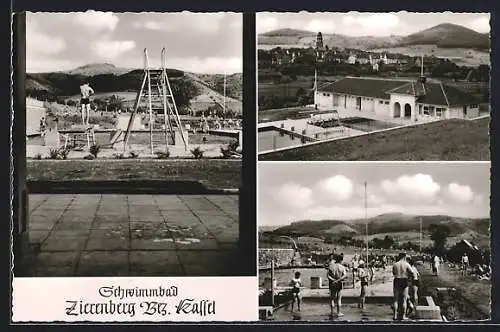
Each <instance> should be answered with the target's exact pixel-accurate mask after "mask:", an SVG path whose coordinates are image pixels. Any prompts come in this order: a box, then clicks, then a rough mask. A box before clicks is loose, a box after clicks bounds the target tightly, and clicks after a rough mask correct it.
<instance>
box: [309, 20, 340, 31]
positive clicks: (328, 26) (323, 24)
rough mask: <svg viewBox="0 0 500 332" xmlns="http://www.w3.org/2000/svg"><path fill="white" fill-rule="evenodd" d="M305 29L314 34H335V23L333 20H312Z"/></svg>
mask: <svg viewBox="0 0 500 332" xmlns="http://www.w3.org/2000/svg"><path fill="white" fill-rule="evenodd" d="M305 29H306V30H309V31H314V32H319V31H321V32H322V33H334V32H335V23H333V22H332V21H331V20H312V21H310V22H309V23H308V24H307V25H306V27H305Z"/></svg>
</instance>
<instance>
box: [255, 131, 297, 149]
mask: <svg viewBox="0 0 500 332" xmlns="http://www.w3.org/2000/svg"><path fill="white" fill-rule="evenodd" d="M257 144H258V147H259V152H261V151H269V150H275V149H280V148H286V147H290V146H298V145H302V144H303V143H302V141H301V139H300V138H298V137H293V136H290V135H287V134H284V135H282V134H281V133H280V131H279V130H274V129H268V130H259V133H258V142H257Z"/></svg>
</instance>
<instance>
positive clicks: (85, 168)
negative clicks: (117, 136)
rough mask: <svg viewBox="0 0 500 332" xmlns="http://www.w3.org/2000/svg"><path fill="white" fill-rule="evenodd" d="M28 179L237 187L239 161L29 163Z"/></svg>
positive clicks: (64, 161)
mask: <svg viewBox="0 0 500 332" xmlns="http://www.w3.org/2000/svg"><path fill="white" fill-rule="evenodd" d="M27 172H28V173H27V174H28V176H27V180H28V181H35V180H43V181H68V180H73V181H81V180H86V181H105V180H108V181H118V180H124V181H126V180H164V181H175V180H186V181H199V182H201V183H203V184H204V185H206V186H208V187H212V188H239V187H240V186H241V160H217V159H210V160H209V159H207V160H203V159H201V160H194V159H193V160H185V159H179V160H141V159H134V160H28V161H27Z"/></svg>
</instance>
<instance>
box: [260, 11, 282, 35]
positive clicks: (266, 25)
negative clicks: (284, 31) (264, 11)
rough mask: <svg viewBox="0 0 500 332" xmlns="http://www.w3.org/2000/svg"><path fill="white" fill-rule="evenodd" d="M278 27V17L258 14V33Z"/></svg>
mask: <svg viewBox="0 0 500 332" xmlns="http://www.w3.org/2000/svg"><path fill="white" fill-rule="evenodd" d="M277 27H278V19H276V17H261V16H259V15H257V19H256V28H257V29H256V30H257V33H263V32H267V31H271V30H274V29H276V28H277Z"/></svg>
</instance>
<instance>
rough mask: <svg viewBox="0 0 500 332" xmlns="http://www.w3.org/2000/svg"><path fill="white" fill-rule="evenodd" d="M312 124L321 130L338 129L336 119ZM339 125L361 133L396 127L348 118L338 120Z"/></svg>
mask: <svg viewBox="0 0 500 332" xmlns="http://www.w3.org/2000/svg"><path fill="white" fill-rule="evenodd" d="M313 124H314V125H315V126H317V127H321V128H331V127H338V126H339V121H338V120H337V119H331V120H324V121H323V120H320V121H316V122H314V123H313ZM340 124H341V125H342V126H344V127H348V128H351V129H356V130H359V131H362V132H370V131H374V130H382V129H388V128H394V127H397V126H398V125H397V124H394V123H390V122H384V121H379V120H373V119H368V118H362V117H350V118H344V119H340Z"/></svg>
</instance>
